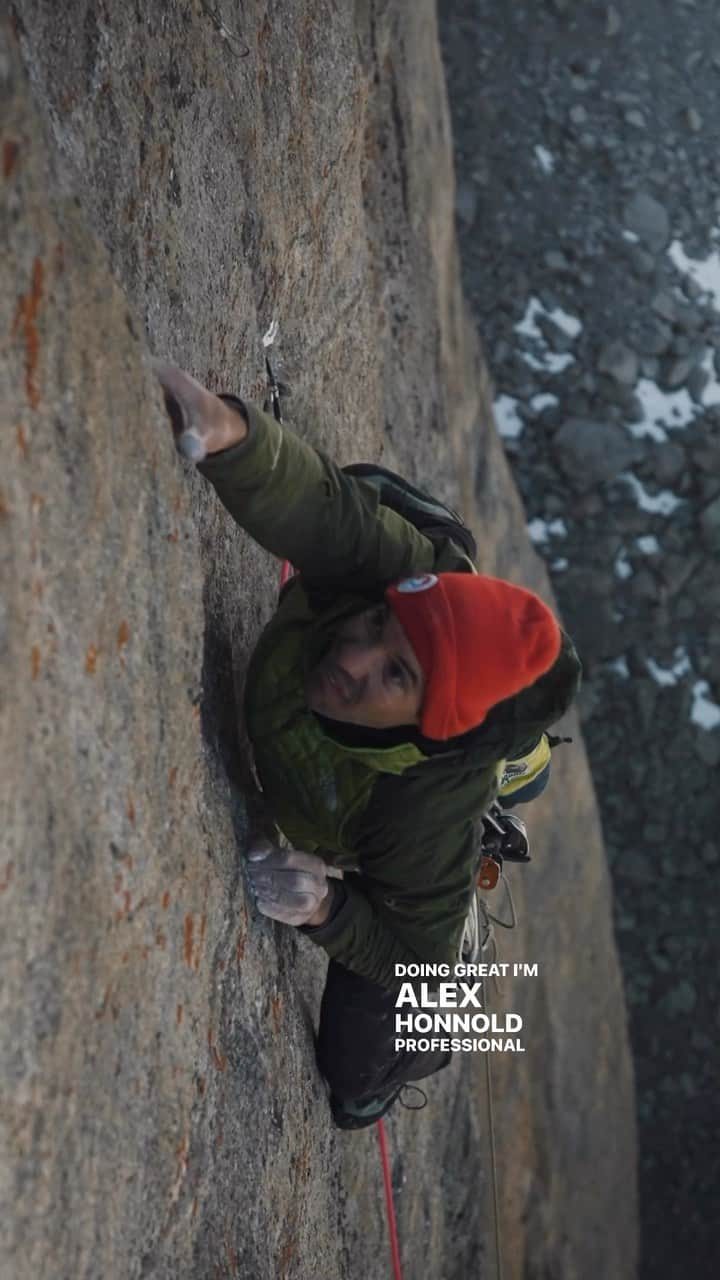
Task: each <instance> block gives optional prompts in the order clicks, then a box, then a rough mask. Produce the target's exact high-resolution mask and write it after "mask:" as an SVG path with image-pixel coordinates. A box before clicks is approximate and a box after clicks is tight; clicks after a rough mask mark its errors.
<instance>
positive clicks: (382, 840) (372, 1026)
mask: <svg viewBox="0 0 720 1280" xmlns="http://www.w3.org/2000/svg"><path fill="white" fill-rule="evenodd" d="M156 372H157V375H158V378H159V380H160V382H161V385H162V387H163V390H164V393H165V399H166V405H167V407H168V412H169V414H170V417H171V421H172V424H173V430H174V433H175V437H176V441H180V442H181V446H182V449H183V452H184V453H185V454H186V455H188V454H190V456H192V457H194V458H195V459H196V461H197V466H198V469H199V471H200V472H201V474H202V475H203V476H204V477H205V478H206V479H207V480H209V481H210V482H211V484H212V485H213V487H214V488H215V490H216V492H217V494H218V496H219V497H220V499H221V501H222V502H223V504H224V505H225V507H226V508H227V510H228V511H229V512H230V514H231V516H232V517H233V519H235V520H236V521H237V522H238V524H240V525H241V526H242V528H243V529H245V530H246V531H247V532H248V533H249V534H250V535H251V536H252V537H253V538H255V539H256V541H257V542H258V543H260V545H261V546H263V547H264V548H265V549H266V550H268V551H270V552H272V553H273V554H274V555H276V556H278V557H280V558H287V559H289V560H290V561H291V563H292V565H293V566H294V568H295V569H296V571H297V572H296V576H295V577H293V578H292V579H291V580H290V582H289V583H288V584H286V586H285V587H284V589H283V591H282V593H281V596H280V601H279V604H278V608H277V611H276V613H275V615H274V616H273V618H272V619H271V621H270V622H269V623H268V625H267V626H266V628H265V630H264V631H263V633H262V635H261V637H260V640H259V641H258V644H257V647H256V649H255V652H254V654H253V656H252V658H251V662H250V666H249V669H248V674H247V680H246V689H245V697H244V713H245V721H246V728H247V733H248V736H249V739H250V741H251V743H252V746H253V752H254V760H255V768H256V771H257V774H258V777H259V779H260V782H261V785H262V788H263V792H264V796H265V799H266V801H267V803H268V806H269V808H270V811H271V812H272V814H273V817H274V818H275V820H276V822H277V825H278V827H279V828H280V830H281V831H282V832H283V834H284V835H285V836H286V837H287V839H288V841H289V842H290V845H291V846H292V848H290V849H281V848H279V847H278V846H277V845H273V844H272V843H271V842H269V841H266V840H255V841H252V842H251V847H250V850H249V851H248V874H249V879H250V882H251V885H252V887H253V889H254V892H255V894H256V901H257V905H258V908H259V910H260V911H261V912H262V913H263V914H265V915H267V916H269V917H271V918H272V919H274V920H278V921H282V922H284V923H286V924H288V925H292V926H295V927H298V928H302V930H303V932H304V933H305V934H306V936H307V937H309V938H311V939H312V941H313V942H315V943H317V944H318V945H319V946H321V947H323V948H324V950H325V951H326V952H327V953H328V955H329V957H330V965H329V968H328V976H327V982H326V987H325V992H324V995H323V1001H322V1009H321V1017H320V1029H319V1033H318V1062H319V1065H320V1069H321V1071H322V1072H323V1075H324V1076H325V1078H326V1079H327V1081H328V1083H329V1085H330V1089H331V1098H330V1101H331V1107H332V1112H333V1117H334V1119H335V1122H336V1123H337V1124H338V1125H339V1126H340V1127H342V1128H349V1129H351V1128H360V1127H363V1126H364V1125H366V1124H370V1123H372V1122H373V1121H374V1120H376V1119H377V1118H379V1116H381V1115H383V1114H384V1113H385V1111H387V1110H388V1108H389V1107H390V1106H391V1105H392V1103H393V1102H394V1100H395V1098H396V1097H397V1096H398V1093H399V1090H400V1088H401V1087H402V1085H403V1084H405V1083H406V1082H408V1081H410V1080H418V1079H423V1078H424V1077H425V1076H428V1075H430V1074H432V1073H433V1072H435V1071H437V1070H439V1069H440V1068H441V1067H443V1066H445V1065H446V1063H447V1061H448V1060H449V1055H447V1054H441V1053H436V1052H425V1053H421V1052H417V1053H415V1052H401V1053H396V1052H395V1048H394V999H395V996H394V991H395V990H396V989H397V988H398V987H399V986H400V982H401V979H397V978H396V976H395V966H396V965H397V964H408V963H423V964H433V963H445V964H448V965H451V966H452V965H453V964H454V963H455V962H456V961H457V960H458V958H459V954H460V948H461V945H462V938H463V932H464V928H465V922H466V919H467V915H468V910H469V907H470V903H471V899H472V894H473V892H474V886H475V877H476V873H477V867H478V837H477V829H476V828H477V824H478V822H479V819H480V818H481V816H482V814H483V813H484V812H485V811H486V810H487V808H488V806H489V805H490V804H491V802H492V801H493V800H494V799H495V797H496V795H497V794H498V790H499V789H500V798H501V800H502V799H504V798H506V797H510V796H512V802H513V803H514V802H516V801H517V800H518V799H523V800H524V799H529V798H531V796H532V795H533V794H537V792H538V791H539V790H541V789H542V787H543V785H544V784H545V782H546V780H547V775H548V763H549V756H550V748H549V744H548V737H547V734H546V732H545V731H546V730H547V728H548V727H549V726H550V725H551V724H553V723H554V722H555V721H556V720H558V719H559V718H560V716H562V714H563V713H564V712H565V711H566V710H567V708H568V706H569V705H570V703H571V701H572V698H573V696H574V695H575V693H576V691H577V688H578V684H579V676H580V664H579V661H578V658H577V654H576V653H575V650H574V648H573V645H572V643H571V641H570V640H569V638H568V637H567V635H565V633H564V632H563V631H562V629H561V627H560V626H559V624H558V622H557V620H556V619H555V617H554V616H553V614H552V613H551V611H550V609H548V607H547V606H546V605H545V604H544V603H543V602H542V601H541V600H540V599H539V597H538V596H536V595H535V594H534V593H532V592H530V591H527V590H525V589H524V588H521V587H517V586H514V585H512V584H511V583H508V582H504V581H502V580H500V579H497V578H490V577H487V576H484V575H481V574H479V573H478V572H477V570H476V568H475V566H474V564H473V562H472V560H471V559H470V557H469V556H468V555H467V553H466V550H465V549H464V548H463V546H462V545H461V542H462V541H463V539H462V538H457V539H456V538H454V537H453V536H449V533H448V528H450V529H451V526H452V521H448V524H447V527H445V529H444V530H442V529H441V528H439V527H438V528H437V529H435V530H434V531H433V536H427V535H426V534H424V533H422V532H420V531H419V529H418V528H416V527H415V525H414V524H412V523H410V522H409V521H408V520H406V519H405V518H403V516H402V515H400V514H398V512H397V511H395V510H393V509H392V508H391V507H390V506H387V505H384V504H383V503H382V502H380V500H379V494H378V489H377V487H375V486H374V485H373V483H372V482H371V481H370V480H369V479H367V478H364V477H363V476H362V475H353V474H348V473H347V472H346V471H343V470H342V469H341V468H340V467H338V466H336V464H335V463H333V462H332V460H331V459H329V458H328V457H326V456H325V455H324V454H323V453H321V452H320V451H319V450H316V449H314V448H312V447H311V446H310V445H308V444H307V443H305V442H304V441H302V440H301V439H300V438H299V436H297V435H296V434H295V433H294V432H293V431H290V430H287V429H285V428H284V427H283V426H282V425H281V424H280V423H279V422H277V421H276V420H275V418H273V417H272V416H271V415H270V414H266V413H263V412H261V411H260V410H258V409H256V408H254V407H253V406H252V405H249V404H245V403H243V402H241V401H239V400H237V399H235V398H234V397H231V396H225V397H219V396H215V395H213V394H212V393H211V392H209V391H207V390H206V389H205V388H204V387H202V386H201V385H200V384H199V383H198V382H196V381H195V380H194V379H193V378H191V377H190V376H189V375H188V374H186V373H183V372H182V371H181V370H179V369H177V368H175V367H174V366H171V365H166V364H160V363H157V364H156ZM440 510H441V511H442V508H440ZM451 531H452V529H451ZM510 762H512V765H510ZM329 867H332V868H336V869H338V868H339V869H340V870H342V871H343V872H344V878H343V879H337V878H334V877H332V876H330V877H329V876H328V874H327V872H328V868H329Z"/></svg>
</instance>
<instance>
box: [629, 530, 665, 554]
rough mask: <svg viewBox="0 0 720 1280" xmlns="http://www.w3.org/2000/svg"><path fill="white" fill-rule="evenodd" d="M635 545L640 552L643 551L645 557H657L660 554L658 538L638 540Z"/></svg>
mask: <svg viewBox="0 0 720 1280" xmlns="http://www.w3.org/2000/svg"><path fill="white" fill-rule="evenodd" d="M635 543H636V546H637V549H638V551H641V552H642V554H643V555H644V556H656V555H658V554H659V552H660V549H661V548H660V543H659V542H658V540H657V538H654V537H653V536H652V535H649V536H648V537H644V538H636V539H635Z"/></svg>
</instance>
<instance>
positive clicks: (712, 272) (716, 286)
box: [668, 240, 720, 311]
mask: <svg viewBox="0 0 720 1280" xmlns="http://www.w3.org/2000/svg"><path fill="white" fill-rule="evenodd" d="M668 254H669V255H670V259H671V261H672V262H673V264H674V265H675V266H676V267H677V269H678V271H682V273H683V275H686V276H690V277H691V278H692V279H693V280H695V281H696V283H697V284H699V286H700V288H701V289H702V291H703V293H705V294H706V295H707V296H708V297H709V299H710V301H711V302H712V305H713V307H714V308H715V310H716V311H720V252H718V250H717V249H714V250H713V252H712V253H711V254H710V256H709V257H707V258H688V256H687V254H686V252H685V250H684V249H683V247H682V245H681V243H680V241H679V240H673V242H672V244H671V245H670V248H669V249H668Z"/></svg>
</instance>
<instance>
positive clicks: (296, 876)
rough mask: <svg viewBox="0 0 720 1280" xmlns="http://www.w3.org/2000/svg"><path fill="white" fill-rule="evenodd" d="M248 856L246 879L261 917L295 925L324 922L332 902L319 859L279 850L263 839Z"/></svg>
mask: <svg viewBox="0 0 720 1280" xmlns="http://www.w3.org/2000/svg"><path fill="white" fill-rule="evenodd" d="M247 856H248V868H247V870H248V877H249V879H250V884H251V886H252V888H253V891H254V892H255V894H256V901H257V907H258V910H259V911H261V912H262V914H263V915H264V916H270V918H271V920H280V921H281V922H282V923H283V924H293V925H296V926H297V925H301V924H312V925H318V924H322V923H324V920H325V918H326V917H327V915H328V914H329V910H330V904H331V901H332V899H331V896H330V894H329V885H328V882H327V875H326V868H325V863H324V862H323V860H322V858H317V857H316V856H315V854H314V853H303V852H302V851H301V850H300V849H278V848H277V846H276V845H274V844H272V843H271V842H270V841H269V840H265V839H260V840H257V841H255V842H254V844H252V845H251V847H250V849H249V850H248V855H247Z"/></svg>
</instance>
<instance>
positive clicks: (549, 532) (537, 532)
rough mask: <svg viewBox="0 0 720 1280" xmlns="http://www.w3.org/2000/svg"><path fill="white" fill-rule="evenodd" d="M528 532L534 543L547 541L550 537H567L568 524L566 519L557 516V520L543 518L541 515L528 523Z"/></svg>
mask: <svg viewBox="0 0 720 1280" xmlns="http://www.w3.org/2000/svg"><path fill="white" fill-rule="evenodd" d="M528 533H529V535H530V541H531V542H533V543H539V542H547V540H548V538H550V537H553V538H566V537H567V526H566V524H565V521H564V520H560V519H559V518H556V519H555V520H549V521H548V520H543V519H542V518H541V517H540V516H536V517H535V519H534V520H531V521H530V522H529V524H528Z"/></svg>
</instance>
